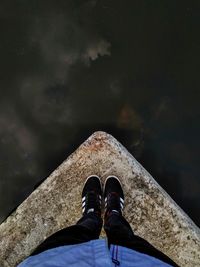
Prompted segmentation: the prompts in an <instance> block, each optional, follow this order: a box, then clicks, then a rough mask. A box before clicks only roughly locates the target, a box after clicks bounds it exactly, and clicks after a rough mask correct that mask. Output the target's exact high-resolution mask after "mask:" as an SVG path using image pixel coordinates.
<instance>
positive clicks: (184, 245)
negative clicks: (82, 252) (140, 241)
mask: <svg viewBox="0 0 200 267" xmlns="http://www.w3.org/2000/svg"><path fill="white" fill-rule="evenodd" d="M91 174H97V175H99V176H100V177H101V178H102V181H104V180H105V178H106V177H107V176H108V175H111V174H112V175H117V176H119V177H120V178H121V182H122V184H123V188H124V192H125V196H126V199H125V209H124V215H125V217H126V218H127V220H128V221H129V222H130V224H131V226H132V228H133V230H134V231H135V233H136V234H138V235H139V236H141V237H145V239H146V240H148V241H149V242H150V243H151V244H152V245H154V246H155V247H156V248H158V249H159V250H161V251H162V252H164V253H165V254H166V255H168V256H169V257H170V258H172V259H173V260H174V261H175V262H176V263H177V264H178V265H179V266H183V267H199V266H200V229H199V228H198V227H197V226H196V225H195V224H194V223H193V222H192V220H191V219H190V218H189V217H188V216H187V215H186V214H185V213H184V211H183V210H182V209H181V208H180V207H179V206H178V205H177V204H176V203H175V202H174V201H173V200H172V199H171V197H170V196H169V195H168V194H167V193H166V192H165V191H164V190H163V189H162V188H161V187H160V186H159V184H158V183H157V182H156V181H155V180H154V179H153V178H152V176H151V175H150V174H149V173H148V172H147V171H146V170H145V169H144V168H143V167H142V166H141V165H140V164H139V163H138V162H137V161H136V160H135V158H134V157H133V156H132V155H131V154H130V153H129V152H128V151H127V150H126V149H125V148H124V147H123V146H122V145H121V144H120V143H119V142H118V141H117V140H116V139H115V138H113V137H112V136H111V135H109V134H107V133H104V132H95V133H94V134H93V135H92V136H91V137H89V139H87V140H86V141H85V142H84V143H83V144H82V145H81V146H80V147H79V148H78V149H77V150H76V151H75V152H74V153H73V154H71V155H70V156H69V157H68V158H67V159H66V160H65V161H64V162H63V163H62V164H61V165H60V166H59V167H58V168H57V169H56V170H55V171H54V172H53V173H52V174H51V175H50V176H49V177H48V178H47V179H46V180H45V181H44V182H43V183H42V184H41V185H40V186H39V187H38V188H37V189H36V190H35V191H34V192H33V193H32V194H31V195H30V196H29V197H28V198H27V199H26V200H25V201H24V202H23V203H22V204H21V205H20V206H19V207H18V208H17V209H16V211H15V212H14V213H13V214H12V215H11V216H9V217H8V218H7V220H6V221H5V222H3V223H2V224H1V225H0V266H2V267H14V266H16V265H17V264H18V263H19V262H21V261H22V260H23V259H24V258H26V257H27V256H28V255H30V253H31V252H32V251H33V250H34V249H35V247H37V246H38V245H39V244H40V243H41V242H42V241H43V240H44V239H45V238H46V237H48V236H49V235H51V234H52V233H54V232H56V231H57V230H60V229H62V228H64V227H67V226H69V225H72V224H74V223H75V222H76V221H77V219H78V218H79V217H80V216H81V199H80V196H81V191H82V186H83V183H84V181H85V178H86V177H87V176H88V175H91ZM102 234H103V232H102Z"/></svg>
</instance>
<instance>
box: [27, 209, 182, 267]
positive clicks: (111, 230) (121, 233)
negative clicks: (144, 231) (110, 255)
mask: <svg viewBox="0 0 200 267" xmlns="http://www.w3.org/2000/svg"><path fill="white" fill-rule="evenodd" d="M102 224H103V220H102V218H101V217H100V216H98V215H96V214H94V213H89V214H87V215H85V216H83V217H82V218H81V219H80V220H79V221H78V222H77V223H76V224H75V225H72V226H70V227H67V228H65V229H63V230H60V231H58V232H56V233H55V234H53V235H52V236H50V237H48V238H47V239H46V240H45V241H44V242H43V243H42V244H41V245H39V247H37V248H36V250H35V251H34V252H33V253H32V254H31V255H32V256H33V255H36V254H39V253H41V252H43V251H45V250H47V249H51V248H55V247H59V246H64V245H74V244H80V243H83V242H87V241H90V240H94V239H98V238H99V235H100V232H101V228H102ZM104 229H105V232H106V235H107V238H108V246H110V245H111V244H113V245H119V246H122V247H127V248H129V249H133V250H135V251H138V252H141V253H144V254H147V255H149V256H153V257H155V258H157V259H160V260H161V261H163V262H166V263H168V264H170V265H172V266H174V267H178V265H177V264H176V263H174V262H173V261H172V260H171V259H170V258H169V257H167V256H166V255H165V254H163V253H162V252H161V251H159V250H157V249H156V248H154V247H153V246H152V245H151V244H150V243H148V242H147V241H146V240H144V239H143V238H141V237H139V236H136V235H135V234H134V233H133V231H132V229H131V227H130V225H129V223H128V222H127V220H126V219H125V218H124V217H123V216H122V215H119V214H116V213H111V215H110V216H109V217H108V218H106V220H105V224H104Z"/></svg>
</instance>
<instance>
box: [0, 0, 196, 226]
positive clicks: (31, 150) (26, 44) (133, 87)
mask: <svg viewBox="0 0 200 267" xmlns="http://www.w3.org/2000/svg"><path fill="white" fill-rule="evenodd" d="M199 7H200V4H199V2H198V1H196V2H193V3H192V2H188V1H182V3H181V6H180V5H178V4H177V2H176V1H171V3H168V2H166V3H164V2H163V1H156V2H154V3H153V4H152V2H151V1H126V3H125V2H123V1H116V0H115V1H96V0H92V1H66V0H65V1H59V2H58V3H57V2H56V1H23V0H18V1H14V2H13V3H12V4H9V3H8V1H5V2H4V1H1V4H0V22H1V23H0V33H1V39H0V59H1V60H0V89H1V90H0V152H1V153H0V196H1V199H0V220H3V219H5V217H6V216H7V215H8V214H9V213H10V212H11V210H12V209H14V208H15V207H16V206H17V205H19V204H20V203H21V201H23V200H24V199H25V198H26V196H27V195H29V194H30V193H31V192H32V190H33V188H34V187H35V186H36V184H37V183H39V182H40V181H41V180H43V179H44V178H45V177H47V176H48V175H49V174H50V173H51V172H52V171H53V170H54V168H56V167H57V166H58V165H59V164H60V163H61V162H62V161H63V160H64V159H65V158H66V157H67V156H68V155H69V154H70V153H71V152H72V151H73V150H74V149H75V148H76V147H77V146H78V145H79V144H80V143H81V142H82V141H84V139H85V138H87V137H88V136H89V135H90V134H91V133H92V132H93V131H95V130H105V131H108V132H109V133H111V134H113V135H114V136H115V137H116V138H118V140H119V141H121V142H122V143H123V144H124V145H125V146H126V147H127V148H128V150H129V151H130V152H131V153H132V154H133V155H134V156H135V157H136V158H137V159H138V160H139V161H140V162H141V163H142V164H143V165H144V167H145V168H146V169H147V170H148V171H149V172H150V173H151V174H152V175H154V177H155V179H156V180H157V181H158V182H159V183H160V184H161V185H162V186H163V187H164V188H165V189H166V190H167V192H168V193H169V194H170V195H171V196H172V197H173V198H174V199H175V201H177V203H178V204H179V205H180V206H181V207H182V208H183V209H184V210H185V211H186V212H187V213H188V215H189V216H191V218H192V219H193V220H194V222H195V223H196V224H198V225H200V218H199V203H200V186H199V185H200V182H199V175H198V171H199V155H198V152H199V143H200V142H199V134H200V126H199V117H200V111H199V102H200V93H199V84H200V76H199V62H200V49H199V48H200V42H199V41H200V38H199V28H200V19H199V11H200V10H199Z"/></svg>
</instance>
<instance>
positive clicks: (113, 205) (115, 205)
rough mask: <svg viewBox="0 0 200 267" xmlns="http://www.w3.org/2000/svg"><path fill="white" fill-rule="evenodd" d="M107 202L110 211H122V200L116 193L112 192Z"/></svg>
mask: <svg viewBox="0 0 200 267" xmlns="http://www.w3.org/2000/svg"><path fill="white" fill-rule="evenodd" d="M107 201H108V208H109V210H110V211H112V210H116V211H119V212H120V211H121V206H120V198H119V195H118V194H117V193H116V192H110V193H109V195H108V200H107Z"/></svg>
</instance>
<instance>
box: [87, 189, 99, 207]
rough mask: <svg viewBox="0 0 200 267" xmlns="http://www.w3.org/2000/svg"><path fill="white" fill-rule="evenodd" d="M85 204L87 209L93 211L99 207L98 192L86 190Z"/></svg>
mask: <svg viewBox="0 0 200 267" xmlns="http://www.w3.org/2000/svg"><path fill="white" fill-rule="evenodd" d="M86 206H87V210H89V209H94V211H96V210H98V209H99V208H100V204H99V200H98V194H97V193H96V192H95V191H90V192H88V194H87V196H86Z"/></svg>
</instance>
